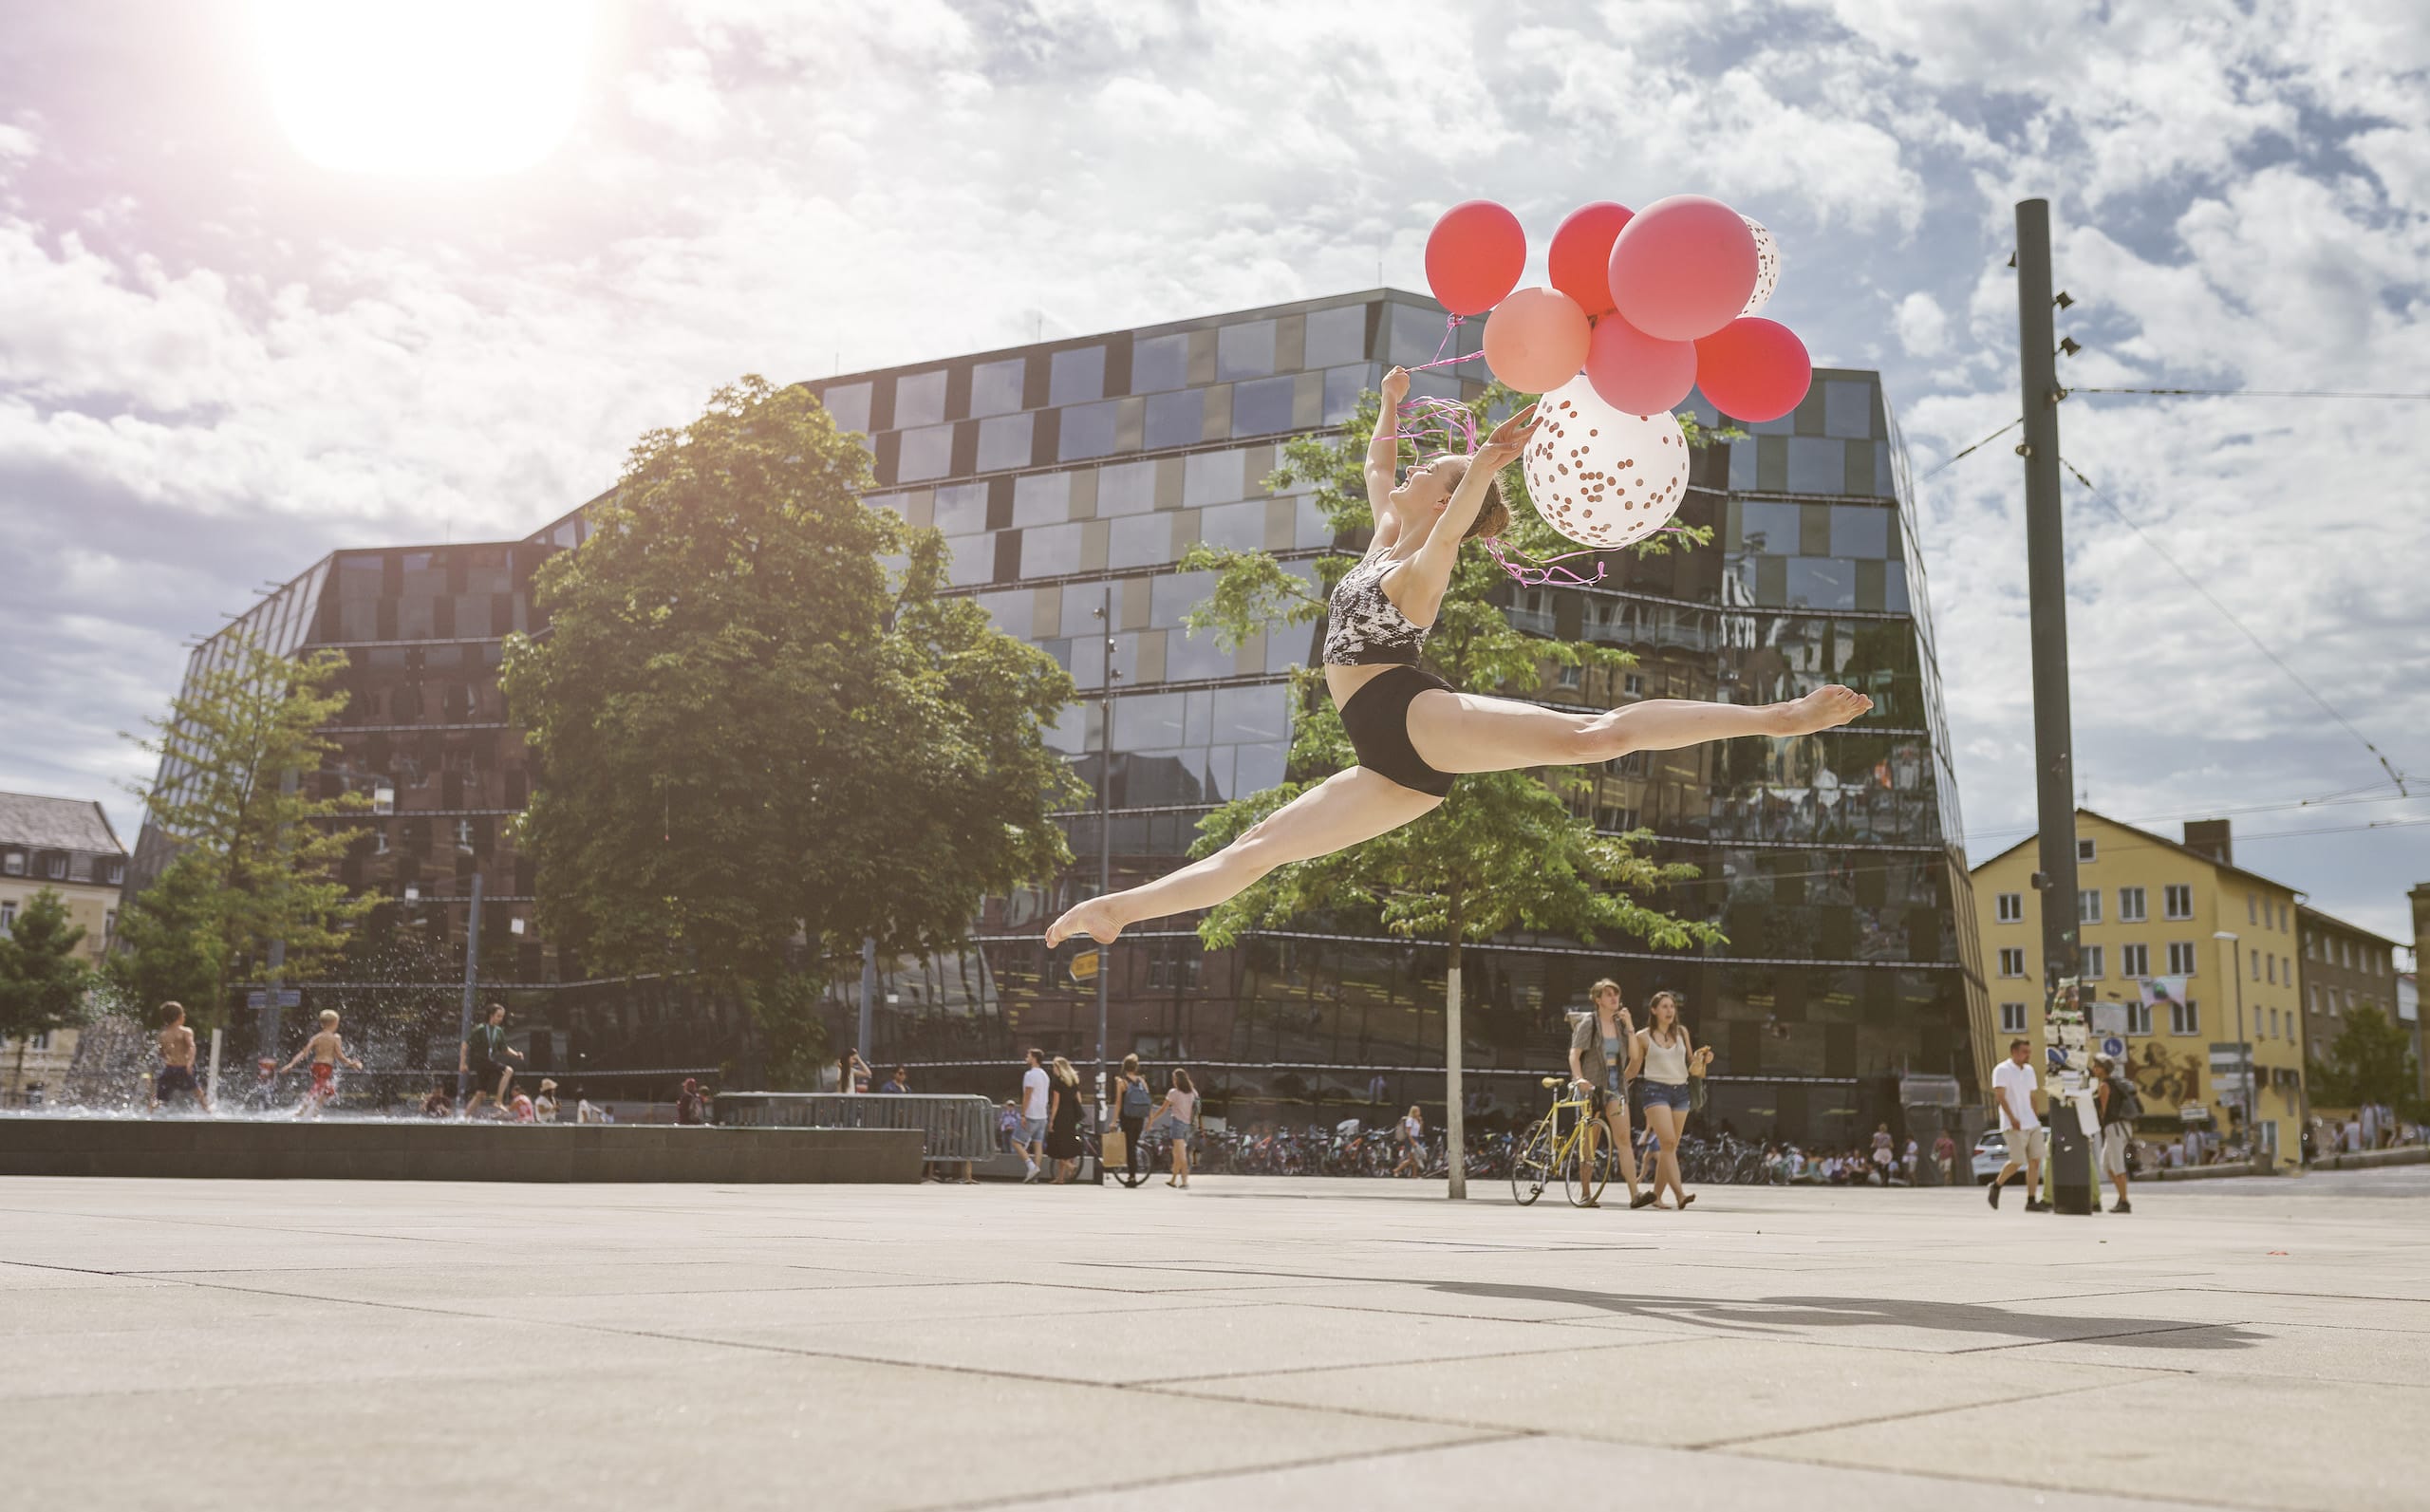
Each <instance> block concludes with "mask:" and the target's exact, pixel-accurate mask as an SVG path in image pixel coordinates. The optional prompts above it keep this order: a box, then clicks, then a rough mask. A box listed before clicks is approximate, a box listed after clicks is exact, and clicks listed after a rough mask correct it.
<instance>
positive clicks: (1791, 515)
mask: <svg viewBox="0 0 2430 1512" xmlns="http://www.w3.org/2000/svg"><path fill="white" fill-rule="evenodd" d="M1799 519H1800V513H1799V509H1798V506H1796V505H1794V504H1780V503H1771V502H1766V501H1765V500H1762V499H1745V500H1742V501H1741V502H1740V503H1739V506H1738V539H1739V541H1740V543H1741V544H1742V545H1743V546H1744V547H1745V548H1746V550H1748V551H1762V552H1766V553H1767V554H1769V555H1772V556H1793V555H1795V554H1796V552H1797V540H1798V529H1799V524H1798V522H1799Z"/></svg>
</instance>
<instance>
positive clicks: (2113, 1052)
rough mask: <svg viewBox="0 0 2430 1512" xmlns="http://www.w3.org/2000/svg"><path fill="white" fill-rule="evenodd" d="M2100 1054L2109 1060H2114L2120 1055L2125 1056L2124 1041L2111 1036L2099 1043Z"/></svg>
mask: <svg viewBox="0 0 2430 1512" xmlns="http://www.w3.org/2000/svg"><path fill="white" fill-rule="evenodd" d="M2101 1053H2102V1054H2103V1055H2107V1056H2108V1057H2109V1058H2110V1059H2112V1060H2116V1059H2118V1058H2119V1057H2120V1056H2121V1055H2125V1054H2126V1041H2125V1040H2123V1039H2121V1038H2119V1037H2118V1036H2116V1035H2111V1036H2108V1037H2107V1038H2105V1039H2103V1041H2102V1042H2101Z"/></svg>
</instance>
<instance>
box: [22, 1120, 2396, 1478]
mask: <svg viewBox="0 0 2430 1512" xmlns="http://www.w3.org/2000/svg"><path fill="white" fill-rule="evenodd" d="M2349 1186H2350V1188H2351V1189H2350V1190H2348V1189H2346V1188H2347V1187H2349ZM2138 1208H2139V1210H2138V1211H2137V1212H2136V1213H2135V1214H2132V1215H2127V1216H2124V1217H2120V1216H2118V1215H2104V1216H2103V1217H2101V1218H2097V1219H2094V1218H2067V1217H2063V1216H2056V1215H2049V1216H2046V1215H2039V1214H2035V1215H2028V1214H2024V1213H2021V1212H2017V1211H2015V1210H2013V1208H2011V1209H2010V1210H2008V1211H2003V1212H1999V1213H1993V1212H1991V1210H1990V1209H1989V1208H1988V1207H1987V1206H1986V1204H1984V1203H1983V1202H1982V1200H1981V1198H1980V1195H1979V1193H1974V1192H1969V1191H1964V1190H1958V1191H1931V1190H1926V1191H1917V1192H1904V1191H1872V1190H1857V1191H1809V1190H1796V1191H1785V1190H1778V1189H1739V1188H1726V1187H1714V1188H1708V1189H1707V1190H1706V1191H1705V1193H1704V1194H1703V1197H1702V1200H1700V1201H1699V1202H1698V1204H1696V1205H1695V1206H1694V1207H1693V1208H1692V1209H1690V1210H1689V1211H1687V1212H1685V1213H1663V1214H1653V1213H1630V1212H1628V1211H1626V1210H1625V1209H1618V1208H1605V1209H1601V1210H1598V1211H1592V1212H1581V1211H1578V1210H1574V1209H1570V1208H1568V1207H1566V1206H1565V1205H1554V1204H1537V1205H1536V1206H1534V1207H1532V1208H1525V1209H1522V1208H1518V1207H1516V1206H1514V1205H1513V1204H1510V1203H1509V1202H1508V1201H1507V1199H1506V1196H1505V1197H1503V1198H1501V1199H1500V1200H1496V1198H1495V1197H1494V1196H1493V1194H1491V1193H1490V1192H1489V1191H1480V1193H1479V1194H1478V1196H1477V1198H1475V1199H1473V1200H1471V1201H1469V1202H1467V1203H1465V1204H1449V1203H1446V1202H1444V1201H1442V1200H1441V1196H1440V1189H1439V1187H1435V1186H1432V1185H1430V1184H1420V1183H1414V1182H1386V1181H1369V1182H1331V1181H1317V1180H1301V1181H1290V1180H1251V1179H1226V1178H1222V1177H1201V1178H1199V1179H1198V1181H1197V1182H1196V1183H1194V1184H1193V1186H1192V1189H1191V1190H1190V1191H1188V1192H1175V1191H1171V1190H1168V1189H1160V1188H1157V1187H1153V1186H1151V1187H1148V1188H1143V1189H1141V1190H1139V1191H1125V1190H1121V1189H1119V1188H1097V1187H1084V1188H1067V1189H1062V1190H1041V1189H1039V1188H1037V1187H1027V1188H1024V1187H1018V1186H1003V1185H994V1186H983V1187H979V1188H965V1187H953V1186H935V1185H931V1186H925V1187H912V1186H902V1187H891V1186H859V1187H851V1188H842V1187H781V1186H767V1185H748V1186H707V1185H682V1186H613V1185H601V1186H569V1185H557V1184H545V1185H530V1186H517V1185H510V1184H503V1183H484V1184H477V1185H445V1184H421V1183H409V1182H363V1183H344V1182H273V1183H248V1182H193V1181H100V1180H88V1179H75V1178H65V1179H7V1180H0V1358H5V1359H7V1361H8V1363H9V1367H10V1368H9V1370H8V1371H6V1372H0V1397H5V1398H6V1405H7V1410H6V1411H5V1412H0V1465H6V1466H7V1471H6V1475H7V1479H6V1480H5V1482H0V1484H7V1485H8V1487H9V1499H10V1502H11V1503H12V1504H13V1503H23V1504H26V1505H28V1506H53V1505H55V1506H73V1507H78V1508H84V1507H98V1508H103V1509H115V1508H120V1507H127V1508H136V1507H142V1508H150V1507H156V1506H157V1507H162V1508H169V1507H176V1508H180V1509H183V1508H192V1507H218V1506H228V1507H238V1506H241V1507H244V1508H246V1509H248V1512H261V1509H269V1512H281V1509H284V1508H288V1507H297V1508H303V1507H312V1508H315V1509H318V1508H322V1507H326V1506H327V1505H328V1504H329V1503H331V1502H332V1501H338V1502H341V1503H360V1504H362V1505H364V1506H374V1507H385V1506H392V1505H403V1504H409V1503H412V1504H419V1503H427V1502H433V1501H437V1500H439V1499H442V1498H444V1499H453V1498H459V1497H476V1498H484V1499H486V1498H491V1497H495V1496H498V1495H501V1494H507V1493H509V1492H510V1491H514V1492H523V1493H529V1494H537V1495H545V1496H546V1497H547V1498H548V1499H549V1500H551V1501H564V1502H567V1503H571V1504H580V1505H584V1506H586V1507H625V1506H637V1507H639V1506H647V1507H651V1508H659V1507H664V1506H665V1505H667V1504H668V1503H677V1504H683V1505H704V1506H745V1507H756V1506H785V1507H789V1508H793V1507H801V1506H809V1505H815V1506H818V1507H821V1508H828V1507H836V1508H859V1507H881V1508H896V1507H904V1508H910V1507H920V1508H930V1507H934V1508H944V1507H986V1506H998V1505H1001V1506H1015V1505H1024V1506H1026V1505H1058V1504H1072V1505H1090V1506H1106V1507H1111V1506H1112V1505H1114V1504H1116V1503H1120V1504H1122V1505H1125V1506H1138V1505H1142V1504H1150V1505H1155V1506H1157V1507H1159V1508H1160V1509H1175V1512H1186V1509H1188V1508H1196V1507H1210V1508H1211V1507H1216V1506H1222V1507H1224V1508H1227V1509H1228V1508H1235V1507H1239V1506H1243V1505H1249V1506H1253V1507H1254V1508H1255V1509H1256V1512H1287V1509H1291V1508H1297V1507H1302V1506H1307V1507H1323V1508H1326V1509H1328V1512H1335V1509H1338V1508H1341V1507H1345V1506H1365V1505H1377V1504H1389V1505H1392V1506H1394V1507H1395V1508H1403V1507H1408V1508H1424V1507H1434V1506H1458V1507H1461V1508H1464V1509H1473V1508H1476V1507H1481V1506H1500V1505H1507V1504H1512V1503H1525V1502H1528V1501H1531V1500H1536V1499H1540V1498H1541V1499H1545V1500H1555V1501H1560V1500H1567V1499H1571V1498H1574V1497H1575V1496H1577V1495H1579V1494H1580V1490H1581V1488H1595V1489H1596V1490H1597V1491H1598V1492H1599V1491H1601V1490H1608V1491H1609V1493H1610V1496H1609V1499H1610V1500H1619V1501H1632V1502H1634V1501H1644V1502H1646V1503H1650V1504H1658V1505H1662V1506H1664V1507H1666V1508H1674V1509H1675V1508H1696V1507H1705V1506H1712V1507H1731V1508H1738V1507H1748V1506H1769V1505H1786V1504H1795V1505H1798V1506H1800V1507H1801V1508H1802V1509H1803V1508H1830V1507H1840V1506H1847V1507H1864V1508H1868V1509H1871V1508H1903V1507H1917V1508H1920V1507H1924V1506H1928V1505H1929V1506H1932V1507H1935V1508H1940V1507H1948V1506H1957V1505H1963V1506H1968V1507H1991V1508H2007V1507H2023V1506H2047V1507H2059V1508H2068V1509H2089V1508H2093V1507H2107V1506H2116V1505H2134V1506H2139V1507H2143V1508H2150V1507H2154V1506H2174V1505H2185V1504H2190V1505H2202V1506H2236V1507H2247V1506H2250V1507H2263V1506H2267V1507H2300V1508H2308V1507H2323V1508H2327V1507H2339V1508H2346V1507H2383V1506H2387V1507H2394V1506H2414V1505H2420V1504H2421V1496H2420V1493H2419V1488H2420V1487H2421V1485H2424V1484H2430V1460H2425V1450H2424V1447H2423V1446H2424V1445H2430V1435H2426V1434H2422V1433H2421V1431H2420V1428H2419V1425H2420V1423H2421V1422H2422V1421H2424V1420H2425V1417H2430V1295H2425V1294H2430V1277H2426V1276H2425V1272H2430V1267H2424V1266H2422V1265H2421V1261H2420V1258H2419V1257H2420V1256H2421V1254H2423V1253H2425V1252H2430V1167H2403V1168H2401V1169H2394V1170H2374V1171H2357V1172H2351V1173H2339V1174H2337V1175H2334V1176H2326V1177H2306V1178H2302V1179H2301V1180H2295V1179H2289V1178H2253V1179H2245V1180H2228V1181H2219V1182H2208V1183H2193V1184H2186V1185H2182V1186H2172V1187H2168V1188H2162V1189H2155V1190H2152V1191H2150V1192H2148V1193H2139V1203H2138ZM307 1431H309V1432H311V1433H313V1434H315V1435H317V1436H318V1437H319V1439H320V1440H321V1441H323V1442H327V1443H328V1444H330V1445H332V1446H333V1448H332V1450H331V1453H330V1455H329V1457H328V1458H327V1460H326V1461H320V1460H313V1459H311V1458H310V1457H309V1456H299V1455H298V1454H297V1452H296V1446H297V1445H298V1443H299V1442H301V1439H302V1435H303V1434H304V1433H306V1432H307ZM138 1434H140V1435H141V1436H140V1437H137V1436H136V1435H138ZM162 1435H166V1437H165V1438H164V1437H163V1436H162ZM118 1444H127V1445H129V1446H130V1451H129V1452H124V1453H97V1452H96V1450H95V1446H97V1445H118ZM163 1444H166V1445H172V1446H176V1447H178V1448H177V1452H174V1453H167V1452H158V1451H157V1447H158V1446H160V1445H163ZM2037 1446H2047V1447H2037ZM2104 1499H2107V1500H2104Z"/></svg>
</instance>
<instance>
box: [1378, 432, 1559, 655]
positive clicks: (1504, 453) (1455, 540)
mask: <svg viewBox="0 0 2430 1512" xmlns="http://www.w3.org/2000/svg"><path fill="white" fill-rule="evenodd" d="M1535 434H1536V406H1535V405H1533V404H1530V405H1528V406H1527V407H1526V408H1525V409H1523V410H1521V411H1520V412H1519V413H1518V414H1516V415H1513V416H1511V417H1510V418H1509V419H1508V420H1504V421H1503V422H1502V423H1501V424H1499V425H1497V426H1495V427H1494V428H1493V434H1492V435H1490V436H1488V437H1486V439H1485V444H1484V445H1482V446H1480V447H1478V448H1477V449H1476V452H1475V454H1474V455H1473V456H1471V457H1468V458H1467V472H1465V473H1463V474H1461V475H1460V484H1459V487H1457V488H1455V489H1453V490H1452V491H1451V497H1450V499H1449V501H1448V502H1446V503H1445V504H1444V506H1443V513H1441V514H1438V515H1436V516H1435V518H1434V528H1433V529H1432V530H1431V531H1430V532H1427V536H1426V544H1425V545H1423V546H1421V547H1419V548H1418V549H1417V554H1416V555H1414V556H1412V557H1411V558H1410V559H1409V562H1408V564H1407V565H1406V566H1405V567H1403V568H1401V569H1398V570H1397V571H1395V572H1394V573H1393V581H1392V583H1391V585H1390V586H1389V587H1388V588H1386V589H1385V592H1386V593H1388V594H1389V595H1390V596H1391V598H1392V601H1393V605H1394V606H1395V607H1398V608H1399V609H1400V611H1401V612H1402V613H1403V614H1406V615H1408V616H1409V617H1410V619H1411V621H1412V622H1413V623H1415V624H1418V625H1432V624H1433V623H1434V615H1435V612H1436V611H1437V610H1439V609H1440V608H1442V607H1443V594H1444V591H1445V590H1446V589H1448V588H1449V587H1450V586H1451V569H1453V568H1454V567H1457V566H1458V565H1459V561H1460V548H1461V547H1462V546H1464V545H1466V544H1467V536H1468V527H1469V526H1471V525H1474V524H1475V523H1476V522H1477V514H1478V513H1479V512H1481V511H1482V510H1484V508H1485V501H1486V495H1487V494H1489V493H1490V492H1491V491H1492V489H1493V480H1494V478H1495V477H1496V476H1499V475H1500V474H1501V472H1502V470H1503V469H1504V468H1505V467H1507V466H1509V465H1510V464H1511V463H1512V462H1515V461H1517V460H1518V459H1519V454H1520V453H1522V452H1523V451H1525V450H1526V449H1527V439H1528V438H1529V437H1531V436H1533V435H1535ZM1450 459H1451V460H1453V461H1457V460H1459V458H1458V457H1452V458H1450Z"/></svg>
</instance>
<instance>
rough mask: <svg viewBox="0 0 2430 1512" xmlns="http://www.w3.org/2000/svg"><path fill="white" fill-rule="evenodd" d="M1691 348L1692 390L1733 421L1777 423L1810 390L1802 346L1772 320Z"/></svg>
mask: <svg viewBox="0 0 2430 1512" xmlns="http://www.w3.org/2000/svg"><path fill="white" fill-rule="evenodd" d="M1695 345H1696V386H1697V387H1698V388H1701V389H1703V390H1704V391H1705V398H1707V399H1709V400H1710V401H1712V406H1713V408H1715V409H1717V410H1719V411H1721V412H1722V413H1723V414H1724V415H1727V416H1729V418H1730V419H1732V420H1778V419H1780V418H1781V417H1782V416H1784V415H1785V414H1787V413H1788V412H1789V411H1790V410H1793V409H1795V408H1797V406H1798V403H1799V401H1802V400H1804V398H1805V391H1806V390H1807V389H1808V388H1810V387H1812V386H1813V384H1814V360H1813V359H1812V358H1810V357H1808V356H1806V355H1805V344H1804V342H1802V341H1799V340H1798V339H1797V333H1796V332H1794V331H1792V330H1790V329H1789V328H1788V327H1786V326H1784V325H1782V324H1781V323H1780V322H1778V321H1776V320H1766V319H1764V318H1763V317H1762V316H1760V315H1748V316H1745V317H1743V318H1741V319H1738V320H1733V321H1731V322H1730V323H1729V325H1727V326H1724V327H1722V328H1721V329H1719V330H1717V331H1715V332H1713V333H1712V334H1711V335H1710V336H1708V337H1706V338H1705V339H1704V340H1702V341H1700V342H1698V343H1696V344H1695Z"/></svg>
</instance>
